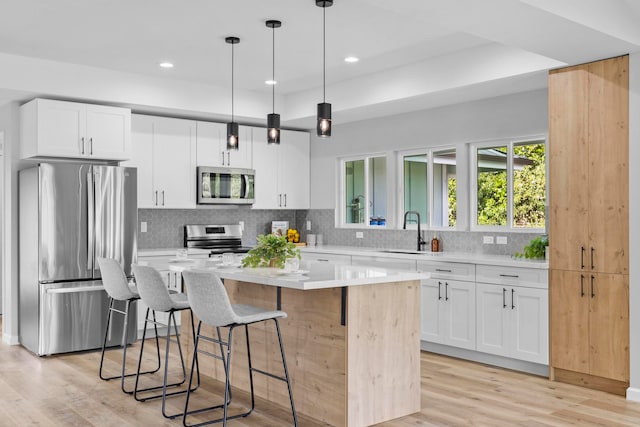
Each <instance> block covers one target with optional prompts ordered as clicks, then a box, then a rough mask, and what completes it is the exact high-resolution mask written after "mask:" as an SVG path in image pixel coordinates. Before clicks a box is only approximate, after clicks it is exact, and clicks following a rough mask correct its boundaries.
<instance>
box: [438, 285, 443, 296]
mask: <svg viewBox="0 0 640 427" xmlns="http://www.w3.org/2000/svg"><path fill="white" fill-rule="evenodd" d="M441 286H442V282H438V300H441V299H442V295H441V294H440V287H441Z"/></svg>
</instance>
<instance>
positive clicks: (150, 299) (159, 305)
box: [133, 265, 200, 418]
mask: <svg viewBox="0 0 640 427" xmlns="http://www.w3.org/2000/svg"><path fill="white" fill-rule="evenodd" d="M133 273H134V275H135V278H136V283H137V285H138V292H139V293H140V297H141V298H142V302H144V303H145V304H146V305H147V307H148V308H147V313H146V316H145V321H144V332H143V335H142V346H141V348H140V358H139V359H138V372H139V374H138V375H137V376H136V383H135V387H134V392H133V396H134V398H135V399H136V400H137V401H139V402H145V401H147V400H151V399H157V398H160V397H161V398H162V415H163V416H164V417H165V418H176V417H179V416H181V415H182V412H180V413H177V414H172V415H167V412H166V401H167V397H168V396H176V395H180V394H183V393H186V392H187V390H178V391H173V392H170V393H168V392H167V389H168V388H169V387H179V386H180V385H182V384H184V383H185V381H186V379H187V370H186V367H185V363H184V357H183V354H182V346H181V344H180V333H179V332H178V326H177V325H176V318H175V313H176V312H179V311H183V310H189V309H190V305H189V301H188V300H187V296H186V295H184V294H170V293H169V290H168V289H167V286H166V285H165V283H164V281H163V280H162V277H161V276H160V273H159V272H158V271H157V270H156V269H154V268H152V267H148V266H142V265H134V266H133ZM150 311H151V312H152V314H153V320H151V319H149V312H150ZM156 312H163V313H168V315H169V319H168V322H167V325H164V324H162V323H160V322H158V321H157V320H156ZM148 322H152V323H153V324H154V325H158V324H159V325H162V326H166V327H167V335H166V342H167V345H166V349H165V361H164V376H163V379H162V385H159V386H153V387H148V388H143V389H140V388H138V385H139V381H138V380H139V377H140V375H141V374H142V373H140V366H141V364H142V356H143V354H144V342H145V337H146V332H147V323H148ZM172 325H173V328H174V331H175V334H176V342H177V344H178V352H179V354H180V362H181V365H182V380H181V381H178V382H176V383H172V384H167V376H168V373H169V344H170V343H171V326H172ZM191 331H192V333H193V334H194V336H195V327H194V320H193V312H191ZM156 336H157V335H156ZM194 366H195V370H196V372H197V377H198V378H197V384H196V386H195V387H194V388H193V389H192V390H190V391H195V390H196V389H197V388H198V387H199V385H200V369H199V366H198V360H197V358H195V359H194ZM194 366H192V369H194ZM191 374H192V375H191V378H192V377H193V372H192V373H191ZM191 385H192V382H191V381H189V388H191ZM160 389H162V393H161V394H156V395H152V396H146V397H138V394H139V393H144V392H149V391H153V390H160Z"/></svg>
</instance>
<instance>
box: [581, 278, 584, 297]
mask: <svg viewBox="0 0 640 427" xmlns="http://www.w3.org/2000/svg"><path fill="white" fill-rule="evenodd" d="M582 297H584V274H581V275H580V298H582Z"/></svg>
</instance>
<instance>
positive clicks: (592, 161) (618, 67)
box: [588, 56, 629, 274]
mask: <svg viewBox="0 0 640 427" xmlns="http://www.w3.org/2000/svg"><path fill="white" fill-rule="evenodd" d="M589 117H590V120H589V128H588V129H589V150H588V152H589V264H590V266H589V267H590V269H591V271H597V272H604V273H617V274H628V273H629V260H628V253H629V204H628V200H629V123H628V118H629V77H628V57H627V56H624V57H618V58H613V59H609V60H606V61H598V62H594V63H591V64H589Z"/></svg>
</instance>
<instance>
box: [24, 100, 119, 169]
mask: <svg viewBox="0 0 640 427" xmlns="http://www.w3.org/2000/svg"><path fill="white" fill-rule="evenodd" d="M20 122H21V123H20V128H21V150H22V151H21V157H22V158H23V159H26V158H32V157H62V158H75V159H78V158H79V159H96V160H128V159H129V158H131V110H129V109H128V108H120V107H108V106H104V105H92V104H82V103H78V102H67V101H54V100H49V99H34V100H33V101H31V102H28V103H26V104H25V105H23V106H22V107H21V108H20Z"/></svg>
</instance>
